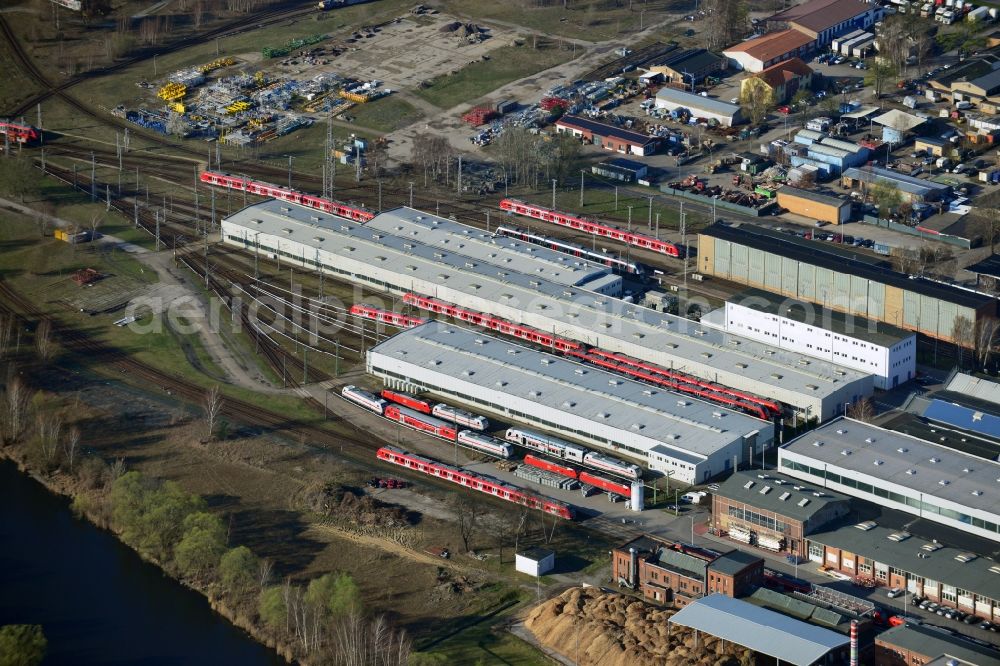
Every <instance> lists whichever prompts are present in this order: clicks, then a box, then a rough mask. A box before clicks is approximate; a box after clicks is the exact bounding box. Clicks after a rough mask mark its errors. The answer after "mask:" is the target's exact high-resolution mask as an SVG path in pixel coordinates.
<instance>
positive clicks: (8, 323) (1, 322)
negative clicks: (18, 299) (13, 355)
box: [0, 314, 17, 359]
mask: <svg viewBox="0 0 1000 666" xmlns="http://www.w3.org/2000/svg"><path fill="white" fill-rule="evenodd" d="M16 323H17V322H16V319H15V318H14V315H10V314H0V359H3V358H6V357H7V354H9V353H10V343H11V340H12V339H13V337H14V326H15V325H16Z"/></svg>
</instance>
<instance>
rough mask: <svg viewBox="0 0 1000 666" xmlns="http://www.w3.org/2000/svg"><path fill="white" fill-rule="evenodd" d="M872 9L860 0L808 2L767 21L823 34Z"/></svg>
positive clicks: (816, 0) (810, 0)
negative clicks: (793, 25)
mask: <svg viewBox="0 0 1000 666" xmlns="http://www.w3.org/2000/svg"><path fill="white" fill-rule="evenodd" d="M873 8H874V5H870V4H868V3H867V2H863V1H862V0H809V1H808V2H803V3H802V4H801V5H796V6H795V7H791V8H789V9H786V10H785V11H783V12H779V13H777V14H775V15H774V16H772V17H771V18H769V19H768V21H774V22H779V23H795V24H798V25H801V26H802V27H803V28H807V29H809V30H813V31H815V32H823V31H824V30H827V29H829V28H832V27H834V26H836V25H839V24H841V23H843V22H844V21H847V20H848V19H852V18H854V17H855V16H860V15H861V14H864V13H865V12H868V11H871V10H872V9H873Z"/></svg>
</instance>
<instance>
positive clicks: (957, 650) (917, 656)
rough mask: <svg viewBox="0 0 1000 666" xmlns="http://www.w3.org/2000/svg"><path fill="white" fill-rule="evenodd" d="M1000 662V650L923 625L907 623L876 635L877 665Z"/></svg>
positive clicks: (990, 665) (987, 665)
mask: <svg viewBox="0 0 1000 666" xmlns="http://www.w3.org/2000/svg"><path fill="white" fill-rule="evenodd" d="M932 662H933V663H935V664H938V663H940V664H961V665H963V666H964V665H965V664H974V665H975V666H1000V652H997V651H996V650H991V649H989V648H986V647H982V646H980V645H976V644H975V643H971V642H969V641H966V640H963V639H962V638H960V637H958V636H950V635H948V634H945V633H942V632H940V631H934V630H932V629H926V628H924V627H921V626H917V625H912V624H904V625H901V626H898V627H893V628H892V629H889V630H888V631H885V632H883V633H881V634H879V635H878V636H877V637H876V638H875V666H923V665H924V664H930V663H932Z"/></svg>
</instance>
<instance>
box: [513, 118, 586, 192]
mask: <svg viewBox="0 0 1000 666" xmlns="http://www.w3.org/2000/svg"><path fill="white" fill-rule="evenodd" d="M580 152H581V146H580V140H579V139H577V138H575V137H573V136H571V135H569V134H557V135H555V136H552V137H543V136H541V135H539V134H532V133H531V132H530V131H529V130H528V129H527V128H524V127H508V128H507V129H506V130H504V132H503V134H501V135H500V137H499V138H498V139H497V141H496V159H497V162H498V163H499V164H500V167H501V168H502V169H503V172H504V174H505V176H506V178H507V182H508V183H517V184H520V185H523V186H530V187H535V188H538V187H539V181H541V186H543V187H545V186H547V185H548V184H549V183H550V182H551V180H552V179H553V178H554V179H556V180H557V181H558V182H560V183H565V182H567V179H568V178H570V177H571V176H572V175H574V174H575V173H576V172H577V168H578V165H579V163H580Z"/></svg>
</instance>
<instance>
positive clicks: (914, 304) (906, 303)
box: [903, 291, 920, 328]
mask: <svg viewBox="0 0 1000 666" xmlns="http://www.w3.org/2000/svg"><path fill="white" fill-rule="evenodd" d="M903 325H904V326H906V327H908V328H918V327H919V326H920V297H919V296H918V295H917V294H914V293H913V292H912V291H904V292H903Z"/></svg>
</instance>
